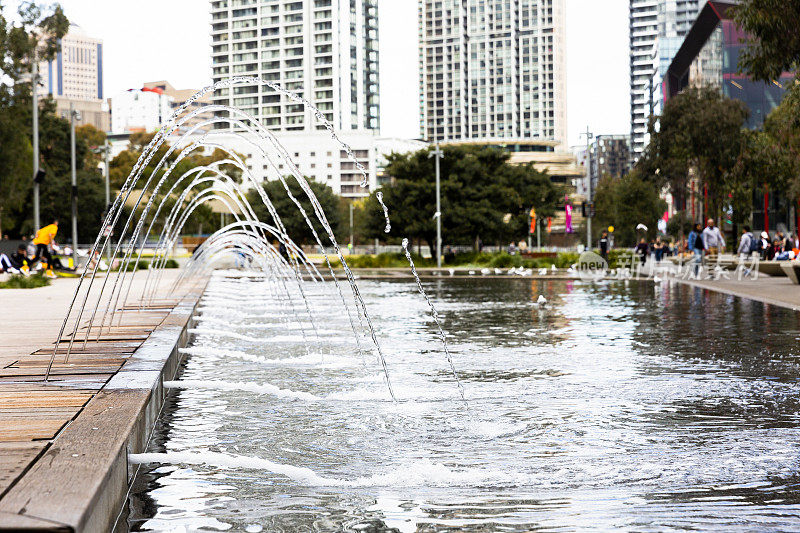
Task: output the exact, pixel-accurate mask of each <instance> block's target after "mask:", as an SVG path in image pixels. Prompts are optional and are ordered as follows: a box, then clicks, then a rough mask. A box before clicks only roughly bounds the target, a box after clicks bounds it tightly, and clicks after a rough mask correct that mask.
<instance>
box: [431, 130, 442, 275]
mask: <svg viewBox="0 0 800 533" xmlns="http://www.w3.org/2000/svg"><path fill="white" fill-rule="evenodd" d="M442 156H444V152H442V150H441V148H439V143H438V142H437V143H436V149H435V150H434V151H433V152H431V153H430V154H428V157H435V158H436V160H435V161H436V213H434V215H433V217H434V218H435V219H436V268H442V190H441V170H440V164H439V160H440V159H441V158H442Z"/></svg>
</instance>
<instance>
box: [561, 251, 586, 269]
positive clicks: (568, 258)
mask: <svg viewBox="0 0 800 533" xmlns="http://www.w3.org/2000/svg"><path fill="white" fill-rule="evenodd" d="M579 258H580V254H578V253H576V252H562V253H560V254H558V257H556V260H555V265H556V268H569V267H571V266H572V265H574V264H575V263H577V262H578V259H579Z"/></svg>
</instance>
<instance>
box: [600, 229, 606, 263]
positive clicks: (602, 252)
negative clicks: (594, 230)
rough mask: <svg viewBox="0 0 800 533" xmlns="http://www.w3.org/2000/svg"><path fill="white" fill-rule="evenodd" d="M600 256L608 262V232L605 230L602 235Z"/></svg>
mask: <svg viewBox="0 0 800 533" xmlns="http://www.w3.org/2000/svg"><path fill="white" fill-rule="evenodd" d="M599 244H600V257H602V258H603V260H604V261H606V262H608V232H607V231H604V232H603V233H602V234H601V235H600V243H599Z"/></svg>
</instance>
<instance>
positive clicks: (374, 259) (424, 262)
mask: <svg viewBox="0 0 800 533" xmlns="http://www.w3.org/2000/svg"><path fill="white" fill-rule="evenodd" d="M411 259H413V260H414V266H417V267H429V266H434V265H435V262H434V261H433V259H424V258H423V257H422V256H420V255H418V254H415V253H412V254H411ZM345 261H347V265H348V266H349V267H350V268H405V267H408V266H409V264H408V259H407V258H406V255H405V254H404V253H401V252H398V253H393V254H389V253H385V254H378V255H351V256H345ZM336 263H338V261H337V262H336ZM331 264H332V265H333V266H337V265H336V264H334V261H333V259H331Z"/></svg>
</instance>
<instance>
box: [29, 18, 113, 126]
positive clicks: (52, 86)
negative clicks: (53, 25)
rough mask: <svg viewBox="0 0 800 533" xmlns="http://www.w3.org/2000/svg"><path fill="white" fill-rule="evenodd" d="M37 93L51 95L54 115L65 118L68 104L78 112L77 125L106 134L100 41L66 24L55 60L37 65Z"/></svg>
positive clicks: (106, 115)
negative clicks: (54, 106) (79, 115)
mask: <svg viewBox="0 0 800 533" xmlns="http://www.w3.org/2000/svg"><path fill="white" fill-rule="evenodd" d="M39 81H40V86H39V93H40V94H41V95H42V96H47V95H51V96H52V97H53V99H54V100H55V102H56V112H57V113H59V114H69V108H70V104H72V106H73V108H74V109H76V110H77V111H80V114H81V118H80V119H79V121H78V123H79V124H91V125H93V126H95V127H96V128H98V129H101V130H103V131H107V130H108V129H109V127H110V121H109V116H108V109H107V108H106V105H105V103H104V102H105V101H104V96H103V41H102V40H101V39H96V38H94V37H90V36H89V35H87V34H86V32H85V31H84V30H83V28H81V27H80V26H78V25H77V24H70V26H69V31H68V32H67V34H66V35H64V37H62V39H61V48H60V50H59V51H58V54H57V55H56V57H55V59H53V60H52V61H47V62H41V63H39Z"/></svg>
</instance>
